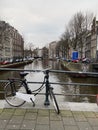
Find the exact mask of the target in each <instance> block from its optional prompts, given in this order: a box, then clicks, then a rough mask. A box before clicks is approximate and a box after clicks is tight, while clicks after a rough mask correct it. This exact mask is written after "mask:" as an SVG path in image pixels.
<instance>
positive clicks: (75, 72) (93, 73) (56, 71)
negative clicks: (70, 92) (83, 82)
mask: <svg viewBox="0 0 98 130" xmlns="http://www.w3.org/2000/svg"><path fill="white" fill-rule="evenodd" d="M0 70H1V71H28V72H45V71H46V70H48V68H46V69H42V70H41V69H25V70H24V69H16V68H0ZM49 72H52V73H67V74H88V75H90V74H91V75H98V72H83V71H65V70H52V69H49Z"/></svg>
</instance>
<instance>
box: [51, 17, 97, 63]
mask: <svg viewBox="0 0 98 130" xmlns="http://www.w3.org/2000/svg"><path fill="white" fill-rule="evenodd" d="M82 38H83V39H82V41H83V44H82V53H81V44H78V43H77V46H76V48H75V50H74V49H73V48H72V47H71V46H70V45H69V50H68V52H67V53H68V54H66V52H65V55H64V57H66V58H68V59H71V58H72V52H73V51H78V55H79V58H81V57H82V58H83V57H87V58H90V59H92V60H93V61H98V21H96V18H94V19H93V22H92V26H91V30H89V31H88V32H87V33H86V34H84V35H83V37H82ZM57 45H58V42H57V41H53V42H51V43H50V44H49V58H56V57H58V56H59V57H62V52H59V55H58V53H57V52H58V50H57ZM65 51H66V50H65Z"/></svg>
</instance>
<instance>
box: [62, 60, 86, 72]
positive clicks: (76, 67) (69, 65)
mask: <svg viewBox="0 0 98 130" xmlns="http://www.w3.org/2000/svg"><path fill="white" fill-rule="evenodd" d="M61 66H62V67H63V69H66V70H69V71H83V69H84V68H85V67H84V65H83V64H81V63H73V62H66V61H61Z"/></svg>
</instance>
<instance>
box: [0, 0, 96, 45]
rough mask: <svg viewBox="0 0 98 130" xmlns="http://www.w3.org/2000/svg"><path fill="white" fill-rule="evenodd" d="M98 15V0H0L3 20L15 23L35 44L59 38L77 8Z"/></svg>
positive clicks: (0, 17)
mask: <svg viewBox="0 0 98 130" xmlns="http://www.w3.org/2000/svg"><path fill="white" fill-rule="evenodd" d="M80 11H82V12H84V13H85V12H92V13H94V15H95V16H97V18H98V0H0V20H4V21H6V22H8V23H9V24H10V25H11V26H14V27H15V28H16V29H17V30H18V31H19V33H20V34H21V35H22V36H23V38H24V40H25V43H33V45H34V46H35V47H43V46H45V45H46V44H48V43H50V42H52V41H55V40H59V38H60V36H61V35H62V33H63V32H64V31H65V27H66V25H67V24H68V22H69V21H70V19H71V18H72V16H73V15H74V14H76V13H77V12H80Z"/></svg>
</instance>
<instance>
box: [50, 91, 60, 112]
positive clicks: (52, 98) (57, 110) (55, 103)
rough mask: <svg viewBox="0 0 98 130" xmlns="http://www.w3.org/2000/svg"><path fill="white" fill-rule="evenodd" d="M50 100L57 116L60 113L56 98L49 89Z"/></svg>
mask: <svg viewBox="0 0 98 130" xmlns="http://www.w3.org/2000/svg"><path fill="white" fill-rule="evenodd" d="M50 98H51V100H52V102H53V105H54V108H55V110H56V112H57V114H59V113H60V109H59V106H58V103H57V100H56V97H55V95H54V93H53V88H50Z"/></svg>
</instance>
